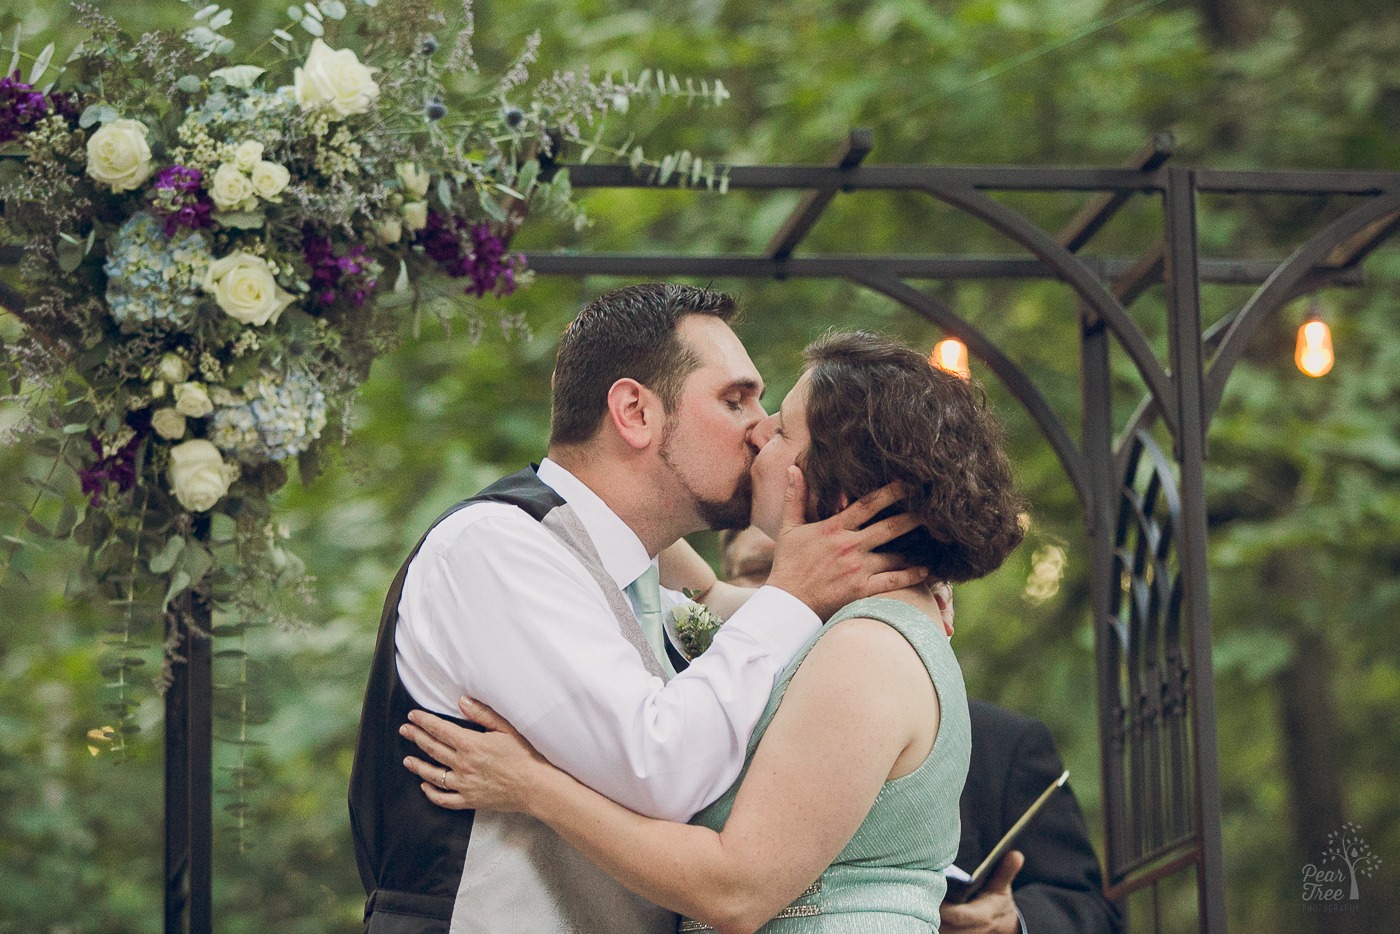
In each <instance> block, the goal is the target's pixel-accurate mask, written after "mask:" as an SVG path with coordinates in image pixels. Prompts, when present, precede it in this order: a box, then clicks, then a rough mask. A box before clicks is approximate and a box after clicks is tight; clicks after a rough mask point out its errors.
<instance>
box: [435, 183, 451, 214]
mask: <svg viewBox="0 0 1400 934" xmlns="http://www.w3.org/2000/svg"><path fill="white" fill-rule="evenodd" d="M437 196H438V200H439V201H441V202H442V206H443V207H445V208H447V210H449V211H450V210H452V183H451V182H449V181H448V180H447V178H446V176H444V177H443V178H440V179H438V183H437Z"/></svg>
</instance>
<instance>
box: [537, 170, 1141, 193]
mask: <svg viewBox="0 0 1400 934" xmlns="http://www.w3.org/2000/svg"><path fill="white" fill-rule="evenodd" d="M562 168H567V169H568V170H569V183H570V184H571V185H573V187H574V188H695V189H697V190H699V189H700V188H701V186H691V185H690V184H689V177H687V178H685V179H682V178H680V177H679V176H678V175H677V176H672V177H671V178H670V179H669V180H668V181H667V182H666V183H665V184H664V185H658V184H657V183H656V182H654V181H651V180H650V179H649V178H648V177H644V176H641V175H638V174H637V173H635V172H633V171H632V169H631V167H629V166H626V165H568V166H562ZM715 171H716V172H717V173H727V176H728V179H729V181H728V187H729V189H730V190H741V189H742V190H753V191H781V190H785V189H788V190H790V189H794V188H798V189H811V188H841V189H845V190H849V191H903V190H911V189H928V188H953V187H956V188H979V189H987V190H990V191H1143V192H1150V191H1160V190H1161V188H1162V187H1163V185H1164V184H1165V182H1164V181H1163V177H1162V176H1161V174H1160V172H1161V170H1160V169H1158V170H1156V171H1153V172H1148V173H1143V172H1137V171H1133V170H1129V169H1116V168H1060V167H1056V166H1035V167H1011V166H930V165H877V166H858V167H856V168H854V169H839V168H836V167H834V166H823V165H780V166H755V165H737V166H725V165H717V166H716V167H715Z"/></svg>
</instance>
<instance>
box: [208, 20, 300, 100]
mask: <svg viewBox="0 0 1400 934" xmlns="http://www.w3.org/2000/svg"><path fill="white" fill-rule="evenodd" d="M273 31H274V32H281V30H273ZM283 37H285V38H286V39H287V41H288V42H290V41H291V39H292V37H291V36H289V35H287V34H286V33H282V36H279V38H283ZM265 74H267V69H266V68H259V67H258V66H257V65H231V66H229V67H228V68H216V69H214V70H213V71H211V72H209V77H211V78H222V79H223V80H224V81H225V82H226V83H227V84H228V86H229V87H233V88H242V89H244V90H247V89H248V88H251V87H252V86H253V82H255V81H257V80H258V79H259V78H261V77H262V76H263V75H265Z"/></svg>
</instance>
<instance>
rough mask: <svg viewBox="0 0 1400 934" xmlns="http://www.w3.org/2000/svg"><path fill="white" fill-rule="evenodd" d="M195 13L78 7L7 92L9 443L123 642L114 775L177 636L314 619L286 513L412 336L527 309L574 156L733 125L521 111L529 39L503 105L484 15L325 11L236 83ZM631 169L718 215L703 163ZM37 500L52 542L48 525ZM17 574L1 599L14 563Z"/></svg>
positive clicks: (603, 89)
mask: <svg viewBox="0 0 1400 934" xmlns="http://www.w3.org/2000/svg"><path fill="white" fill-rule="evenodd" d="M185 2H187V3H188V5H190V6H191V7H192V9H194V10H195V12H194V13H193V20H192V25H191V27H190V28H189V29H188V30H186V31H185V32H183V33H173V32H156V33H149V34H146V35H142V36H140V37H139V38H133V37H130V36H128V35H126V34H124V33H123V32H122V31H121V29H120V28H119V26H118V24H117V23H116V22H115V21H114V20H112V19H111V18H109V17H108V16H106V15H104V14H103V13H102V12H100V11H99V10H98V9H97V7H95V6H93V5H91V4H86V3H78V4H75V7H74V9H75V12H76V16H77V18H78V20H79V23H80V25H81V26H82V27H83V30H84V31H85V33H86V35H85V38H84V39H83V41H82V42H81V43H80V44H79V45H78V46H77V47H76V48H75V49H73V51H72V54H71V56H70V57H69V58H68V61H67V62H66V64H65V65H64V66H63V67H62V68H61V69H59V70H58V72H57V75H56V77H52V78H51V80H50V81H49V83H47V84H41V82H43V81H44V79H45V77H46V76H49V72H50V66H51V64H52V58H53V53H54V48H53V46H49V47H48V48H47V49H45V50H44V51H43V52H42V53H40V54H39V55H38V56H35V58H34V59H33V60H32V67H30V68H29V69H28V71H29V73H28V76H27V79H25V78H23V77H22V72H21V70H20V69H19V68H18V67H17V66H18V64H19V59H20V54H19V51H18V49H19V37H18V36H16V41H15V49H16V53H15V55H16V60H15V61H14V62H12V63H11V65H10V68H8V69H7V70H6V76H5V77H4V78H3V79H0V203H3V216H0V240H2V241H3V242H4V243H5V244H8V245H7V246H0V260H5V261H8V262H9V263H10V265H13V266H17V275H11V276H9V277H7V278H6V279H0V305H3V306H4V309H5V310H6V311H8V312H9V315H8V316H6V315H0V338H3V340H2V341H0V361H3V367H4V370H5V373H6V375H7V376H8V378H9V382H10V392H11V394H10V396H9V397H8V398H9V399H10V400H12V401H13V400H22V401H24V402H25V403H26V404H27V405H28V411H29V412H30V419H29V420H28V422H26V423H22V424H21V426H20V427H19V428H18V429H14V430H13V431H17V432H19V434H20V436H22V437H25V438H26V439H27V440H28V441H30V442H32V444H33V447H34V449H35V450H36V451H39V452H40V453H43V454H46V455H50V456H51V457H52V458H53V465H54V466H53V469H52V470H50V472H49V475H48V477H47V478H45V479H44V480H42V481H36V483H37V485H38V487H39V496H38V497H36V500H35V506H33V507H31V508H30V509H29V511H28V515H27V517H26V519H25V520H24V522H25V524H26V527H27V528H28V529H29V530H30V531H31V532H33V533H35V534H38V533H44V534H48V535H53V536H56V537H58V538H69V537H71V538H73V539H75V540H76V541H77V542H79V543H80V544H81V545H83V546H85V547H86V549H87V551H88V562H87V569H88V571H90V576H91V579H92V580H93V581H95V584H96V586H97V588H98V591H99V592H100V593H101V595H102V596H104V597H105V598H106V599H108V600H110V601H112V603H113V604H114V605H115V606H116V607H118V608H119V611H120V613H121V614H122V619H121V620H120V621H119V622H118V623H117V624H116V625H115V626H114V627H113V630H112V634H111V636H112V637H111V640H110V644H111V646H112V652H113V660H112V664H111V665H110V674H111V678H110V680H111V682H112V685H113V687H114V689H115V691H116V694H117V696H116V699H115V701H114V704H113V710H114V716H115V719H116V726H115V727H113V728H111V729H110V730H107V729H105V728H104V730H103V731H99V732H102V735H103V736H104V737H105V738H106V739H107V740H108V741H110V742H111V743H113V744H114V745H115V746H117V747H118V748H120V747H121V746H122V745H123V744H124V742H125V737H126V735H127V733H128V732H129V731H130V730H131V729H132V728H133V724H132V718H131V712H132V707H133V700H132V691H131V690H130V688H131V686H132V684H133V681H132V672H133V670H134V668H135V666H136V665H138V664H140V663H141V661H142V660H143V659H142V654H143V652H146V651H147V650H148V649H150V650H154V649H155V646H156V645H158V643H159V640H160V639H164V640H165V642H166V654H167V659H168V657H169V655H170V653H172V652H174V651H176V648H175V647H176V646H178V645H179V644H180V639H181V638H182V637H183V635H184V632H182V631H181V627H185V628H186V629H188V628H189V627H194V628H196V629H199V628H202V627H205V626H209V627H211V628H210V632H213V633H215V634H218V635H230V636H232V637H234V638H241V637H242V634H243V633H245V632H246V631H247V627H248V626H249V625H252V624H253V622H254V621H255V620H257V619H265V618H266V617H267V616H268V614H269V613H271V612H272V611H273V603H274V602H275V599H276V598H277V597H278V595H279V594H285V593H287V592H295V590H296V588H295V586H292V585H295V584H296V583H297V581H299V580H300V579H301V567H300V565H299V563H298V562H297V561H296V559H295V557H294V556H293V555H292V554H291V553H290V552H289V551H288V550H287V549H286V547H285V546H284V544H283V543H282V541H281V539H282V537H283V536H279V534H278V533H277V532H276V526H275V523H273V522H272V517H271V514H270V507H269V497H270V496H271V494H272V493H274V492H275V491H276V490H277V489H278V488H280V487H281V486H282V485H283V484H284V483H285V482H286V480H287V478H288V473H289V468H292V467H293V466H295V468H296V469H297V470H298V471H299V473H300V475H301V477H302V478H303V479H304V480H306V481H307V482H309V481H310V479H311V478H313V477H314V475H315V474H316V471H317V466H316V465H317V461H318V454H319V452H320V451H321V449H322V448H323V446H324V445H326V444H327V443H328V441H329V440H330V439H332V438H339V439H342V440H343V439H344V437H345V435H346V433H347V432H348V430H349V428H350V422H349V417H348V412H349V408H350V406H351V404H352V401H353V399H354V395H355V391H356V389H357V387H358V386H360V385H361V384H362V383H363V381H364V380H365V379H366V378H367V377H368V375H369V372H370V367H371V364H372V363H373V361H374V360H375V359H376V358H377V357H378V356H380V355H382V354H383V353H385V352H386V351H387V350H389V349H390V348H391V347H392V346H393V345H394V343H395V342H396V340H398V339H399V335H400V334H401V333H402V332H403V331H404V330H405V329H406V327H405V322H411V325H412V326H413V328H414V329H415V330H416V325H417V322H418V321H419V319H420V316H421V314H422V313H423V311H425V310H426V311H429V312H431V313H437V314H439V315H442V316H444V317H447V316H450V315H452V314H457V313H460V312H461V311H462V310H463V309H464V308H465V309H466V311H467V314H468V316H469V318H470V319H471V320H472V322H473V323H474V324H476V323H478V322H479V320H480V311H479V310H478V308H477V306H476V304H475V302H476V301H477V300H481V299H484V298H486V297H488V296H490V297H496V298H503V297H505V296H508V295H510V294H511V292H512V291H513V290H515V289H516V288H518V287H520V286H522V285H524V284H525V283H526V282H527V281H528V278H529V272H528V270H527V269H526V268H525V264H524V262H523V259H522V257H521V256H520V254H518V253H513V252H512V251H511V250H510V249H509V243H510V240H511V236H512V235H513V234H514V233H515V231H516V229H517V228H518V227H519V226H520V224H521V223H522V222H524V220H525V219H526V217H527V216H530V215H531V214H539V213H547V214H556V215H562V216H564V217H566V218H572V219H574V220H575V221H576V222H579V221H580V220H581V215H580V213H579V211H578V208H577V206H576V205H575V203H574V202H573V200H572V197H571V192H570V188H569V183H568V177H567V172H565V171H563V170H560V169H558V167H557V166H555V165H554V158H555V156H556V155H557V154H558V153H557V150H558V147H559V146H560V145H561V144H568V143H571V142H572V143H577V144H579V145H580V146H582V147H584V152H585V155H586V154H589V153H592V152H593V151H595V150H596V149H598V148H599V147H600V145H601V144H600V143H599V139H600V136H594V137H593V138H592V139H585V138H584V137H583V133H584V131H585V129H587V130H589V131H590V132H592V131H593V129H594V128H596V127H598V125H599V123H600V121H601V119H602V118H603V117H604V116H606V115H608V114H609V113H618V112H625V111H626V109H627V107H628V105H629V102H630V101H632V100H634V99H638V98H644V99H650V100H655V99H657V98H659V97H661V96H667V95H670V96H678V97H682V98H687V99H692V100H694V99H704V100H706V101H712V102H719V101H721V100H723V98H724V97H725V96H726V93H725V91H724V88H723V85H721V84H718V83H716V84H714V85H711V84H709V83H708V82H702V83H700V85H699V86H697V85H696V84H695V83H693V82H687V84H686V86H685V87H682V86H681V84H680V82H678V81H677V80H676V79H675V78H674V77H672V76H666V75H661V74H656V73H651V72H645V73H643V74H642V75H641V76H640V77H639V78H638V79H637V80H635V81H632V80H625V79H624V80H621V81H619V80H614V79H613V78H611V77H604V78H602V79H598V80H595V79H592V78H590V76H589V75H588V74H587V72H584V73H582V74H579V73H574V72H560V73H555V74H553V75H552V76H550V77H547V78H545V79H543V80H540V81H537V82H535V83H533V84H532V83H531V81H530V69H531V66H532V65H533V64H534V63H535V61H536V58H537V54H538V45H539V39H538V36H534V37H531V38H530V39H529V40H528V41H527V42H526V43H525V46H524V50H523V52H522V53H521V54H520V55H519V57H518V58H517V59H516V61H515V62H514V64H513V65H512V66H511V67H510V68H509V69H508V70H507V71H506V72H505V73H504V74H502V75H500V76H498V77H496V78H493V79H488V78H486V77H485V76H483V75H481V74H480V71H479V69H478V67H477V64H476V62H475V60H474V57H473V52H472V45H471V40H472V32H473V18H472V10H471V7H470V3H469V2H467V3H466V4H464V5H463V6H462V7H461V8H460V9H457V10H455V11H454V12H453V15H452V17H450V18H449V17H448V16H447V15H444V14H443V13H441V12H438V11H437V10H436V9H435V4H434V3H433V0H353V2H341V0H319V2H308V3H305V4H303V5H301V6H293V7H291V8H290V10H289V15H290V16H291V21H290V22H288V24H287V26H286V28H284V29H277V30H274V31H273V33H272V35H271V36H269V37H268V39H267V41H266V42H265V43H264V44H263V45H262V46H260V47H259V49H258V50H256V51H255V52H254V53H252V54H250V55H248V56H247V57H246V58H238V57H237V56H236V54H235V53H236V48H235V44H234V41H233V40H232V39H229V38H227V37H226V36H225V34H224V30H225V29H226V27H227V26H228V25H229V23H230V22H231V20H232V16H233V14H232V12H231V11H230V10H228V9H223V8H220V7H219V6H218V5H217V4H207V5H206V4H205V3H203V2H202V0H200V2H195V0H185ZM438 36H451V37H452V38H450V39H448V40H446V41H440V40H439V39H438V38H437V37H438ZM602 148H603V149H605V150H606V148H607V147H602ZM612 151H613V152H614V153H615V154H616V155H618V156H621V157H623V158H626V159H627V160H628V161H630V162H631V164H632V166H633V168H634V170H638V171H643V172H650V173H651V174H652V175H653V176H654V177H657V178H659V179H660V180H662V181H665V180H666V179H667V177H669V176H671V175H672V174H675V173H680V174H682V175H683V177H684V180H685V181H687V182H691V183H693V182H696V181H699V180H701V179H702V178H703V179H704V180H705V181H706V182H707V183H708V184H711V185H713V184H715V183H716V182H717V181H718V183H719V184H720V185H723V178H722V177H721V178H718V179H717V178H716V176H715V174H714V172H713V171H712V170H711V171H708V172H707V171H704V170H703V169H702V166H701V163H700V162H699V160H697V159H694V158H693V157H691V156H689V155H688V154H684V153H682V154H677V155H671V156H667V157H666V158H665V159H663V160H662V161H661V162H659V163H656V162H649V161H648V160H646V159H645V157H644V155H643V153H642V151H641V149H640V147H631V148H628V147H624V148H623V149H620V150H617V149H614V150H612ZM452 296H455V300H452V299H451V297H452ZM500 314H501V319H502V323H503V325H504V326H507V327H510V326H512V325H513V324H516V323H517V322H515V320H514V319H513V318H512V317H511V316H510V315H507V314H505V313H504V312H501V313H500ZM64 476H71V478H72V481H73V486H74V487H75V488H74V489H72V491H71V493H70V490H69V488H68V487H67V486H65V482H64V480H63V478H64ZM77 488H80V490H81V495H80V496H77V495H73V494H76V493H77ZM45 493H51V494H55V495H54V496H53V497H52V499H53V501H56V502H61V503H62V507H61V509H59V508H57V507H54V508H53V509H52V510H51V512H57V515H50V514H43V513H42V511H40V512H36V508H37V505H38V503H39V501H40V500H41V499H42V498H43V497H44V495H45ZM5 547H6V548H7V549H8V550H7V553H6V557H5V559H4V563H5V569H4V572H8V570H9V567H10V564H11V562H10V558H11V557H12V556H13V554H14V553H15V551H16V550H17V549H19V548H22V547H24V542H23V541H21V540H20V539H19V538H17V537H7V538H6V545H5ZM4 572H0V573H4ZM211 608H212V609H211ZM196 610H199V611H200V612H196ZM201 614H202V615H201ZM172 620H174V621H175V622H172ZM155 633H161V634H162V635H160V636H159V637H157V638H156V639H151V638H149V636H151V635H154V634H155ZM204 634H207V633H204ZM221 654H224V653H221ZM227 654H233V655H237V654H238V653H237V651H233V652H230V653H227ZM165 667H166V669H167V671H168V668H169V666H168V664H167V665H166V666H165ZM157 680H159V679H157Z"/></svg>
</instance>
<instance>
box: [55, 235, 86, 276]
mask: <svg viewBox="0 0 1400 934" xmlns="http://www.w3.org/2000/svg"><path fill="white" fill-rule="evenodd" d="M54 252H55V253H56V254H57V256H58V268H59V269H61V270H63V271H64V272H73V271H74V270H76V269H77V268H78V267H79V266H81V265H82V264H83V256H84V255H85V251H84V250H83V245H82V244H81V243H69V242H68V241H66V240H61V241H59V244H58V248H57V249H56V250H55V251H54Z"/></svg>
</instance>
